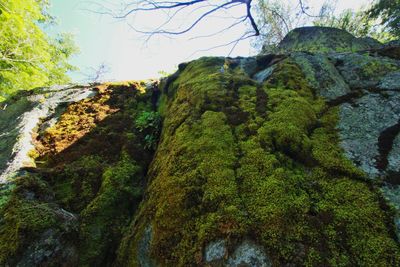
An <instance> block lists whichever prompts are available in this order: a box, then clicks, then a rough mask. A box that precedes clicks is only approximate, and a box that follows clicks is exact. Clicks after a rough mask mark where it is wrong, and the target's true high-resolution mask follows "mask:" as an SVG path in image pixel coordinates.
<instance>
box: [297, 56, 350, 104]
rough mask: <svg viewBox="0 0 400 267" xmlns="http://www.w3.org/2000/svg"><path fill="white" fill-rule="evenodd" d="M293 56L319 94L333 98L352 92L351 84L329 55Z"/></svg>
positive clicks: (329, 98)
mask: <svg viewBox="0 0 400 267" xmlns="http://www.w3.org/2000/svg"><path fill="white" fill-rule="evenodd" d="M292 57H293V58H294V60H295V62H296V63H297V64H298V65H299V66H300V67H301V68H302V70H303V73H304V75H305V76H306V78H307V81H308V82H309V84H310V85H311V86H312V87H313V89H314V91H315V92H316V93H317V94H318V95H321V96H323V97H324V98H326V99H328V100H333V99H336V98H338V97H341V96H344V95H346V94H348V93H349V92H350V88H349V86H348V85H347V84H346V83H345V81H344V80H343V78H342V76H341V75H340V73H339V72H338V70H337V69H336V68H335V66H334V64H333V63H332V62H331V61H330V60H329V58H328V56H326V55H323V54H315V55H311V54H307V53H295V54H293V55H292Z"/></svg>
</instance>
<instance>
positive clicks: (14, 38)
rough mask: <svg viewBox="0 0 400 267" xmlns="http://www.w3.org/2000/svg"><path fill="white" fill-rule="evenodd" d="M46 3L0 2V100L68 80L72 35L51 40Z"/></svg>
mask: <svg viewBox="0 0 400 267" xmlns="http://www.w3.org/2000/svg"><path fill="white" fill-rule="evenodd" d="M48 6H49V3H48V1H47V0H0V101H1V100H2V99H4V98H5V97H6V96H8V95H10V94H11V93H13V92H15V91H17V90H22V89H31V88H35V87H40V86H48V85H51V84H60V83H65V82H68V81H69V78H68V76H67V75H66V72H67V71H69V70H72V69H74V67H73V66H72V65H70V64H69V63H68V58H69V57H70V56H71V55H73V54H74V53H76V52H77V48H76V47H75V45H74V43H73V41H72V37H71V35H68V34H62V35H59V36H58V37H56V38H51V37H49V36H48V35H47V34H46V33H45V32H44V30H43V27H44V26H45V25H46V24H49V23H50V22H51V21H52V17H51V16H50V15H49V14H48V12H47V9H48Z"/></svg>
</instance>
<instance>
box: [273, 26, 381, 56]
mask: <svg viewBox="0 0 400 267" xmlns="http://www.w3.org/2000/svg"><path fill="white" fill-rule="evenodd" d="M381 46H382V44H380V43H379V42H378V41H376V40H372V38H368V39H365V38H356V37H354V36H353V35H351V34H350V33H348V32H346V31H344V30H340V29H336V28H329V27H315V26H314V27H302V28H297V29H294V30H292V31H291V32H289V33H288V34H287V35H286V36H285V38H284V39H283V40H282V42H281V43H280V44H279V45H278V49H279V50H280V51H282V52H292V51H308V52H356V51H362V50H368V49H372V48H380V47H381Z"/></svg>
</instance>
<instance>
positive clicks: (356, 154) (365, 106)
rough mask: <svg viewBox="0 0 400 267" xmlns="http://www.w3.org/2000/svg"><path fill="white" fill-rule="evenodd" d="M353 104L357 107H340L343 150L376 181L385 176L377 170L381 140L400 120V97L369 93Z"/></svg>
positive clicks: (396, 94)
mask: <svg viewBox="0 0 400 267" xmlns="http://www.w3.org/2000/svg"><path fill="white" fill-rule="evenodd" d="M353 101H354V104H351V103H344V104H342V105H341V106H340V121H339V125H338V129H339V133H340V137H341V146H342V147H343V149H344V151H345V154H346V156H347V157H348V158H349V159H351V160H352V161H353V162H354V163H355V164H356V165H357V166H359V167H360V168H361V169H362V170H363V171H365V172H366V173H367V174H368V175H369V176H370V177H371V178H376V177H378V176H379V175H380V174H382V172H381V171H380V170H379V168H378V166H377V165H378V162H377V160H378V158H379V156H380V155H379V144H378V139H379V137H380V135H381V133H382V132H383V131H384V130H385V129H387V128H389V127H390V126H392V125H395V124H396V123H397V122H398V120H399V119H400V105H399V103H400V93H398V92H387V95H386V96H382V95H381V94H379V93H370V94H366V95H365V96H363V97H361V98H359V99H356V100H353Z"/></svg>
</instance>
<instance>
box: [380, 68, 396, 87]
mask: <svg viewBox="0 0 400 267" xmlns="http://www.w3.org/2000/svg"><path fill="white" fill-rule="evenodd" d="M378 88H379V89H381V90H397V91H400V71H395V72H390V73H388V74H386V75H385V76H384V77H383V78H382V79H381V80H380V82H379V84H378Z"/></svg>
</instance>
